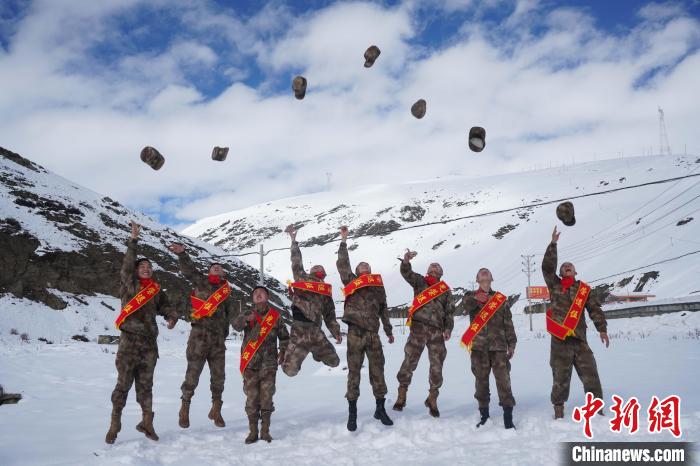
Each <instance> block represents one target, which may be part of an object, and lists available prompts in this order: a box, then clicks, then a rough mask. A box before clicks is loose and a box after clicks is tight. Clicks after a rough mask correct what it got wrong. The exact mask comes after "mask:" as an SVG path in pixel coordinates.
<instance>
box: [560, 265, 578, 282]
mask: <svg viewBox="0 0 700 466" xmlns="http://www.w3.org/2000/svg"><path fill="white" fill-rule="evenodd" d="M559 275H561V277H562V278H564V277H575V276H576V267H574V264H572V263H571V262H564V263H563V264H561V266H560V267H559Z"/></svg>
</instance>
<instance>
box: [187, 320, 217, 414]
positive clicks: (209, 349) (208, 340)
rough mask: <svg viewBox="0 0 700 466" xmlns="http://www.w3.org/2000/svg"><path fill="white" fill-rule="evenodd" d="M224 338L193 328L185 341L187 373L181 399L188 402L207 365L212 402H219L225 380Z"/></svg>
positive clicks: (203, 329) (199, 328)
mask: <svg viewBox="0 0 700 466" xmlns="http://www.w3.org/2000/svg"><path fill="white" fill-rule="evenodd" d="M225 342H226V338H225V337H224V336H223V335H221V334H219V333H218V332H216V333H215V332H212V331H209V330H207V329H205V328H202V327H197V326H194V327H192V330H191V331H190V337H189V339H188V340H187V351H186V353H185V354H186V356H187V371H186V372H185V381H184V382H182V386H181V387H180V388H181V389H182V399H183V400H184V401H190V400H191V399H192V396H193V395H194V390H195V389H196V388H197V385H198V384H199V376H200V375H201V374H202V370H203V369H204V364H209V375H210V388H211V399H212V401H221V394H222V393H223V392H224V380H225V379H226V371H225V367H226V344H225Z"/></svg>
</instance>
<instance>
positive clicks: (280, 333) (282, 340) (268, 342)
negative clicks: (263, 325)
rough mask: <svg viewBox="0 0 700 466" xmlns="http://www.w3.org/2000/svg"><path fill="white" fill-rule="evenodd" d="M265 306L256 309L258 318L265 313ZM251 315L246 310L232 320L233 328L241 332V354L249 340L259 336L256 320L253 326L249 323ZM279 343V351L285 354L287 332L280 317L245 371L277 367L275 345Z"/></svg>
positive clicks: (287, 340) (258, 325) (258, 324)
mask: <svg viewBox="0 0 700 466" xmlns="http://www.w3.org/2000/svg"><path fill="white" fill-rule="evenodd" d="M266 309H267V306H262V307H259V308H256V311H257V313H258V317H260V319H262V318H263V317H265V314H266V313H267V310H266ZM252 314H253V309H247V310H245V311H244V312H242V313H240V314H238V315H237V316H236V317H235V318H234V320H233V328H234V329H236V330H237V331H239V332H241V331H242V332H243V343H242V344H241V354H243V351H244V349H245V347H246V345H247V344H248V342H249V341H250V340H252V339H253V338H258V337H259V336H260V323H259V322H257V319H256V321H255V323H254V324H252V323H251V322H250V320H249V319H250V316H251V315H252ZM278 343H279V351H280V352H285V351H286V350H287V345H288V344H289V331H287V327H286V325H284V322H283V321H282V316H280V318H279V319H277V322H276V323H275V326H274V327H272V330H271V331H270V333H268V334H267V336H266V337H265V339H264V340H263V344H262V346H260V347H259V348H258V350H257V351H256V352H255V356H253V359H251V360H250V362H249V363H248V367H247V368H246V369H252V370H259V369H264V368H270V367H277V356H278V353H277V345H278Z"/></svg>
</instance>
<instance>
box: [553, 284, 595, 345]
mask: <svg viewBox="0 0 700 466" xmlns="http://www.w3.org/2000/svg"><path fill="white" fill-rule="evenodd" d="M590 292H591V287H590V286H589V285H587V284H585V283H583V282H579V286H578V291H576V296H575V297H574V302H573V303H571V307H570V308H569V312H567V313H566V317H564V322H562V323H561V324H560V323H559V322H557V321H555V320H554V319H553V318H552V308H549V309H547V332H549V333H550V334H552V335H554V336H555V337H557V338H559V339H560V340H563V339H565V338H566V337H569V336H571V335H575V333H574V329H576V326H577V325H578V321H579V320H580V319H581V314H583V307H584V306H585V305H586V300H587V299H588V294H589V293H590Z"/></svg>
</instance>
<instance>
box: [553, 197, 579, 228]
mask: <svg viewBox="0 0 700 466" xmlns="http://www.w3.org/2000/svg"><path fill="white" fill-rule="evenodd" d="M557 217H558V218H559V220H561V221H562V223H564V225H566V226H567V227H570V226H573V225H575V224H576V217H575V216H574V205H573V204H572V203H571V202H569V201H566V202H562V203H561V204H559V205H558V206H557Z"/></svg>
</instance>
